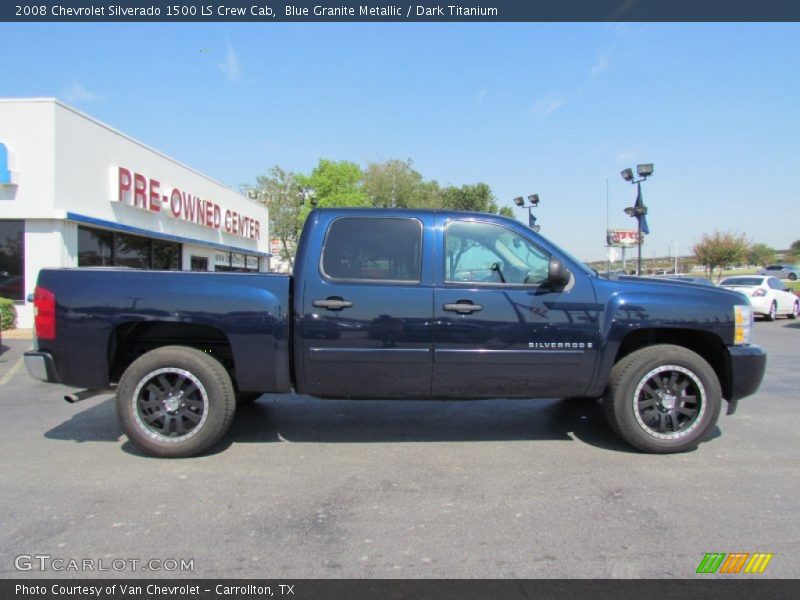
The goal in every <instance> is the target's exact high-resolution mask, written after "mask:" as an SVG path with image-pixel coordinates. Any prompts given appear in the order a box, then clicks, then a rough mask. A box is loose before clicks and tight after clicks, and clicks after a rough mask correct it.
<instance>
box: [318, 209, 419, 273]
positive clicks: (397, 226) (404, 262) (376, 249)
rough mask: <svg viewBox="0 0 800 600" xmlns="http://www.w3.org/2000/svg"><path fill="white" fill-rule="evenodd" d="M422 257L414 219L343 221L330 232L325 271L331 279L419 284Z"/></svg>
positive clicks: (323, 253)
mask: <svg viewBox="0 0 800 600" xmlns="http://www.w3.org/2000/svg"><path fill="white" fill-rule="evenodd" d="M421 254H422V223H420V222H419V221H417V220H415V219H402V218H391V217H389V218H387V217H380V218H373V217H344V218H340V219H336V220H335V221H334V222H333V223H331V226H330V227H329V228H328V234H327V236H326V238H325V247H324V248H323V251H322V271H323V273H324V275H325V276H326V277H329V278H330V279H350V280H366V281H402V282H406V281H408V282H419V281H420V276H421V275H420V274H421V270H422V267H421V264H422V260H421Z"/></svg>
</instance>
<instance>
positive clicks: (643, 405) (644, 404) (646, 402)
mask: <svg viewBox="0 0 800 600" xmlns="http://www.w3.org/2000/svg"><path fill="white" fill-rule="evenodd" d="M655 405H656V400H655V398H644V399H643V400H639V410H646V409H648V408H653V407H654V406H655Z"/></svg>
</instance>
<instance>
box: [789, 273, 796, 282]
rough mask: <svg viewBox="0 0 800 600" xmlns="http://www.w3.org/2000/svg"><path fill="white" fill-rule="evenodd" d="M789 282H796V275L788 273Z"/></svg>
mask: <svg viewBox="0 0 800 600" xmlns="http://www.w3.org/2000/svg"><path fill="white" fill-rule="evenodd" d="M789 281H797V274H796V273H789Z"/></svg>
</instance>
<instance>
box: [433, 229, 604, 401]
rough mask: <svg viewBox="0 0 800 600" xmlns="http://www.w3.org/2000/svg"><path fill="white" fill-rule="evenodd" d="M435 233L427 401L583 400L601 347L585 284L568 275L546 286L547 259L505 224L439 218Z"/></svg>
mask: <svg viewBox="0 0 800 600" xmlns="http://www.w3.org/2000/svg"><path fill="white" fill-rule="evenodd" d="M437 230H438V231H439V232H440V234H439V235H440V237H439V239H438V240H437V241H436V244H437V246H438V247H439V248H440V249H441V250H442V252H441V253H439V255H440V256H443V264H442V265H440V267H439V270H438V274H437V276H436V277H437V285H436V288H435V292H434V376H433V392H434V395H435V396H437V397H475V398H479V397H484V398H495V397H528V398H531V397H542V396H543V395H544V396H547V397H553V396H570V395H579V394H581V393H583V392H584V391H585V390H586V388H587V386H588V384H589V381H590V379H591V376H592V373H593V371H594V363H595V359H596V357H597V350H598V344H599V342H600V338H599V326H598V306H597V303H596V300H595V295H594V288H593V287H592V285H591V282H590V281H589V279H588V277H587V276H586V275H585V274H584V273H580V274H573V276H572V279H571V282H570V283H569V284H568V285H567V286H565V287H564V288H563V289H560V290H556V289H553V288H552V287H551V286H549V285H548V282H547V277H548V265H549V260H550V254H549V253H548V252H546V251H545V250H543V249H542V248H541V247H539V246H538V245H537V244H536V243H535V242H534V241H533V237H529V236H526V235H524V234H523V233H522V232H521V231H518V230H515V229H512V228H510V227H506V226H504V225H500V224H497V223H492V222H488V221H481V220H480V219H476V218H465V219H445V218H442V221H441V222H440V223H439V226H438V227H437Z"/></svg>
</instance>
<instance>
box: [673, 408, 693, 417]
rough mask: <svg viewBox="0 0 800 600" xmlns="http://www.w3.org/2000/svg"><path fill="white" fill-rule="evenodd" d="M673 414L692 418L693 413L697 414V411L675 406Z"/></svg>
mask: <svg viewBox="0 0 800 600" xmlns="http://www.w3.org/2000/svg"><path fill="white" fill-rule="evenodd" d="M675 412H676V413H680V414H682V415H684V416H686V417H693V416H694V414H695V412H697V411H695V410H692V409H691V408H686V407H685V406H676V407H675Z"/></svg>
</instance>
